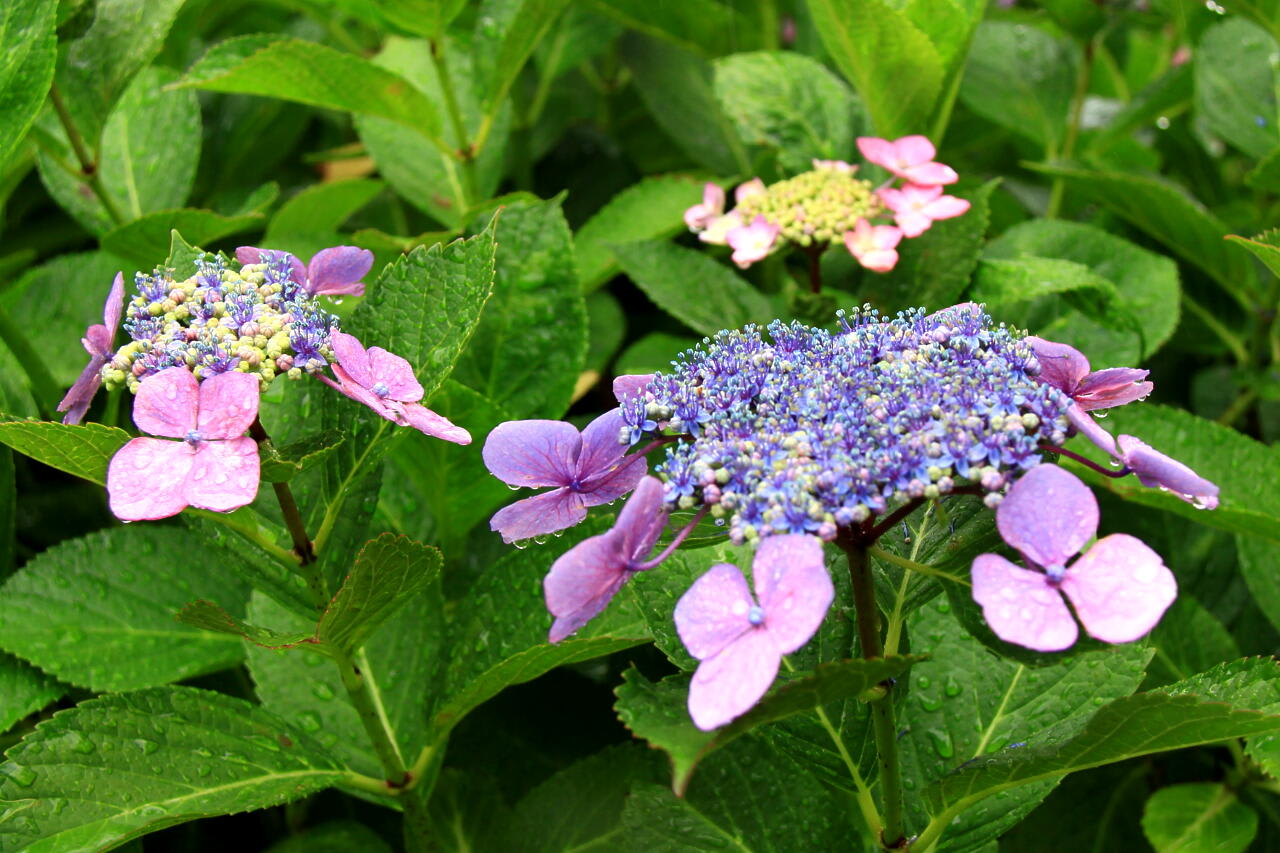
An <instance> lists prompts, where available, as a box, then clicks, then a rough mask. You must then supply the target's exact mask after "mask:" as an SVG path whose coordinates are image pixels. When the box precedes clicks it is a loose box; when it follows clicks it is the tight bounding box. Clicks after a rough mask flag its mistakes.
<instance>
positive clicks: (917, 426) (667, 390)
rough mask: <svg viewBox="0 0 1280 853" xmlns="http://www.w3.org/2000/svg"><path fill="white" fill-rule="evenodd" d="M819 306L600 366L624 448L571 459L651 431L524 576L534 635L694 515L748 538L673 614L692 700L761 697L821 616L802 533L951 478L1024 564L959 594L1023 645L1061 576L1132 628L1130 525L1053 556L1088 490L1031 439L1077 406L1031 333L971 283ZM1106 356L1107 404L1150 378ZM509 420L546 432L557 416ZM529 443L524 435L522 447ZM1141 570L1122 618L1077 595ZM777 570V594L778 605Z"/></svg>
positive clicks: (597, 597)
mask: <svg viewBox="0 0 1280 853" xmlns="http://www.w3.org/2000/svg"><path fill="white" fill-rule="evenodd" d="M838 320H839V323H838V327H837V328H836V329H835V330H834V331H829V330H825V329H821V328H814V327H810V326H806V325H804V324H801V323H783V322H774V323H772V324H771V325H770V326H769V327H768V330H767V333H766V331H765V330H762V329H759V328H757V327H755V326H748V327H746V328H744V329H740V330H732V331H724V332H721V333H719V334H718V335H716V336H714V337H713V338H708V339H704V341H703V342H702V344H701V345H699V346H698V347H695V348H694V349H692V350H689V351H687V352H685V353H683V354H682V355H681V356H680V358H679V359H678V360H677V361H675V362H673V366H672V369H671V370H670V371H664V372H662V373H658V374H654V375H652V376H642V377H622V378H620V379H619V380H618V381H617V382H615V391H616V393H617V394H618V396H619V402H620V407H619V413H620V420H621V422H622V429H621V432H620V434H619V436H618V442H619V444H621V445H624V446H626V447H631V448H633V449H632V450H631V451H630V452H629V453H627V454H625V455H616V454H602V455H601V458H602V459H605V458H607V459H608V460H609V461H608V462H607V463H606V464H602V466H601V468H600V470H596V471H588V472H585V475H586V476H594V477H600V476H604V475H606V474H608V473H609V472H611V471H616V470H620V469H621V468H623V467H624V466H625V467H626V469H627V470H628V472H630V471H632V470H633V469H632V468H631V467H630V466H633V465H644V466H645V467H646V468H647V465H646V463H645V462H643V461H641V458H642V457H645V456H647V454H648V453H649V452H651V451H653V450H655V449H657V448H662V451H663V458H662V460H661V461H660V462H659V463H658V464H657V465H656V466H655V467H654V474H656V477H654V476H647V477H645V478H644V479H642V480H641V481H640V482H641V486H642V488H638V489H637V490H636V492H635V494H633V495H632V496H631V498H629V499H628V501H627V504H626V506H625V507H624V509H623V511H622V513H621V515H619V517H618V521H617V523H616V525H615V527H614V529H613V530H611V531H609V532H607V533H605V534H602V535H600V536H594V537H591V538H589V539H587V540H584V541H583V542H581V543H579V544H578V545H576V546H575V547H574V548H572V549H570V550H569V551H568V552H566V553H565V554H564V555H563V556H561V557H560V558H559V559H558V560H557V561H556V562H555V564H554V565H553V566H552V568H551V571H550V573H549V574H548V575H547V578H546V580H545V583H544V587H545V589H546V591H547V603H548V606H549V608H550V609H551V610H552V613H553V614H555V615H556V617H557V618H556V625H555V627H554V628H553V632H552V639H553V640H559V639H561V638H563V637H564V636H566V635H567V633H569V631H570V630H576V628H578V627H581V625H583V624H585V623H586V621H587V620H588V619H589V618H591V617H592V616H594V615H595V614H597V613H599V612H600V611H602V610H603V609H604V607H605V606H606V605H607V603H608V599H609V597H610V596H612V595H613V594H614V593H616V592H617V590H619V589H620V588H621V587H622V586H623V585H624V584H625V583H626V581H627V580H628V579H629V578H630V577H632V576H634V575H635V574H636V573H637V572H640V571H649V570H653V569H654V568H656V567H658V566H659V565H660V564H661V562H662V561H663V560H664V559H665V558H666V556H667V555H669V554H670V553H671V552H672V551H673V550H674V549H675V548H677V547H679V545H680V544H681V542H682V541H683V540H684V538H685V537H686V536H687V535H688V534H689V532H690V531H691V530H692V529H693V527H694V525H696V524H698V523H699V522H700V521H701V520H702V519H703V518H704V517H706V516H708V515H709V516H711V517H712V518H713V519H714V520H715V522H716V523H717V524H719V525H721V526H722V527H724V529H725V532H726V536H727V538H728V540H729V541H730V542H732V543H735V544H740V545H752V546H757V554H756V560H755V562H756V572H755V576H756V581H755V584H756V588H755V596H754V597H753V596H752V595H751V593H750V592H749V591H748V590H747V588H746V585H745V581H743V580H742V578H741V574H740V573H739V572H738V570H737V569H734V568H732V567H726V566H723V565H721V566H716V567H714V568H713V569H712V570H711V572H709V573H708V576H706V577H704V579H702V580H699V581H698V582H696V583H695V584H694V587H693V588H692V589H691V590H690V591H689V593H687V594H686V598H685V599H682V602H681V605H680V606H678V607H677V608H676V612H675V616H674V618H675V622H676V628H677V630H678V632H679V634H680V636H681V637H682V638H685V641H686V646H687V647H688V648H689V651H690V653H691V654H692V655H693V656H694V657H695V658H697V659H699V660H700V661H702V664H701V665H700V667H699V670H698V674H696V675H695V677H694V688H693V690H692V691H691V694H690V712H691V715H692V716H693V719H694V721H695V723H696V724H697V725H699V726H700V727H702V728H714V727H716V726H719V725H723V724H724V723H726V722H728V721H729V720H731V719H733V718H735V717H737V716H739V715H741V714H742V713H745V712H746V711H747V710H749V709H750V708H751V706H752V705H754V704H755V702H756V701H758V700H759V699H760V697H761V696H762V695H763V694H764V692H765V691H767V689H768V687H769V685H770V683H771V682H772V681H773V678H774V675H775V674H776V672H777V667H778V660H779V656H780V655H782V654H786V653H788V652H790V651H794V650H795V649H797V648H799V647H800V646H802V645H803V644H804V643H805V642H807V641H808V639H809V638H810V637H811V636H812V634H813V633H814V632H815V631H816V630H817V627H818V625H819V624H820V623H821V621H822V616H823V615H824V614H825V611H826V608H827V605H828V604H829V602H830V597H829V595H827V593H826V591H825V590H827V589H828V588H829V586H830V583H831V581H830V578H829V577H827V576H826V575H825V572H826V569H825V567H823V565H822V561H821V560H820V559H815V558H814V557H813V554H815V553H817V554H819V555H820V554H821V549H822V543H824V542H830V543H834V544H835V545H837V546H839V547H840V548H842V549H845V550H847V551H848V550H851V549H862V550H864V551H865V549H866V548H868V547H869V546H870V545H871V544H873V543H874V542H875V541H876V540H877V539H878V538H879V537H880V536H881V535H882V534H883V533H884V532H885V531H886V530H887V529H889V528H890V527H892V526H893V525H894V524H896V523H897V520H898V519H901V518H904V517H905V516H906V514H907V513H909V512H911V511H912V510H914V509H915V508H916V507H918V506H921V505H923V504H924V503H926V502H928V501H930V500H937V499H940V498H944V497H945V496H947V495H950V494H966V495H976V496H980V497H982V498H983V500H984V502H985V503H986V505H987V506H988V507H990V508H991V509H993V510H996V511H997V513H1000V514H999V515H998V516H997V522H998V526H999V528H1000V530H1001V533H1002V534H1003V535H1004V538H1005V539H1006V541H1007V542H1009V544H1010V545H1012V546H1013V547H1015V548H1017V549H1018V550H1020V551H1021V552H1022V553H1023V555H1024V557H1026V562H1027V564H1028V568H1026V569H1022V568H1018V567H1017V566H1014V565H1013V564H1012V563H1009V562H1008V561H1007V560H1004V558H1002V557H996V555H986V556H984V557H983V558H980V563H981V565H975V581H974V589H975V595H976V596H978V597H979V603H981V604H983V605H984V607H985V606H988V604H989V602H995V604H994V605H992V606H996V607H998V608H1000V609H998V610H996V611H988V618H989V622H990V624H991V627H992V629H993V630H994V631H995V633H996V634H997V635H998V636H1000V637H1001V638H1003V639H1005V640H1007V641H1010V642H1014V643H1020V644H1022V645H1028V646H1031V647H1033V648H1047V647H1048V646H1049V645H1052V646H1053V647H1054V648H1064V647H1065V646H1066V645H1070V644H1071V642H1073V641H1074V639H1075V636H1076V635H1075V622H1074V621H1073V617H1072V616H1071V614H1070V612H1069V611H1068V610H1067V609H1066V605H1065V604H1063V603H1062V601H1063V599H1062V595H1061V593H1065V594H1066V595H1067V597H1068V598H1070V599H1071V601H1072V602H1073V603H1076V610H1077V615H1078V616H1079V617H1080V619H1081V620H1082V621H1083V623H1084V626H1085V629H1086V631H1088V632H1089V633H1091V634H1092V635H1094V636H1095V637H1098V638H1099V639H1103V640H1106V641H1112V642H1114V641H1123V640H1128V639H1133V638H1136V637H1137V636H1141V635H1142V634H1144V633H1146V631H1148V630H1150V628H1151V627H1152V626H1153V625H1154V624H1155V622H1156V621H1157V620H1158V619H1159V617H1160V615H1161V614H1162V613H1163V611H1164V609H1165V608H1166V607H1167V606H1168V603H1169V602H1170V601H1172V596H1173V592H1174V586H1173V581H1172V576H1171V575H1169V574H1168V570H1167V569H1165V568H1164V566H1163V564H1162V563H1160V561H1159V558H1158V556H1155V554H1154V552H1152V551H1150V549H1149V548H1147V547H1146V546H1145V545H1143V544H1142V543H1140V542H1138V541H1137V540H1136V539H1133V538H1132V537H1124V538H1123V539H1121V540H1116V539H1114V537H1109V538H1108V539H1107V540H1103V541H1102V542H1100V543H1098V544H1097V545H1095V546H1094V548H1092V549H1088V550H1086V552H1085V554H1084V556H1083V557H1080V558H1079V559H1077V560H1076V561H1075V562H1074V563H1071V562H1070V561H1071V559H1072V558H1073V557H1074V556H1075V554H1077V553H1078V552H1079V551H1081V550H1082V548H1083V546H1084V545H1085V544H1086V540H1087V539H1088V538H1089V537H1091V536H1092V534H1093V531H1094V530H1095V529H1096V526H1097V508H1096V503H1092V504H1090V501H1091V500H1092V496H1091V495H1088V489H1087V488H1086V487H1085V486H1084V485H1083V484H1082V483H1080V482H1079V480H1078V479H1077V478H1076V477H1075V476H1074V475H1073V474H1070V473H1069V472H1067V471H1066V470H1065V469H1061V468H1058V467H1056V466H1053V465H1051V464H1049V463H1048V462H1047V461H1046V459H1047V458H1054V457H1055V456H1056V454H1065V453H1066V451H1065V450H1064V449H1063V448H1062V445H1063V444H1064V443H1065V442H1066V440H1067V438H1068V437H1069V436H1070V435H1071V434H1073V433H1074V432H1075V431H1076V430H1077V429H1078V427H1077V426H1076V425H1075V424H1074V423H1073V421H1072V419H1071V418H1070V417H1069V414H1071V413H1078V412H1080V411H1081V409H1080V406H1079V404H1078V402H1077V401H1076V400H1075V399H1074V398H1073V397H1072V396H1071V391H1070V390H1064V389H1063V388H1060V387H1058V384H1055V382H1058V381H1059V380H1060V375H1059V374H1060V373H1061V372H1060V371H1058V372H1055V371H1053V370H1049V371H1046V370H1045V369H1044V366H1043V364H1042V362H1041V360H1040V358H1039V357H1038V355H1037V349H1036V346H1037V345H1038V344H1036V342H1035V341H1033V339H1030V338H1026V337H1023V336H1022V335H1021V334H1020V333H1018V332H1016V331H1014V330H1012V329H1009V328H1007V327H1005V326H1003V325H997V324H996V323H995V322H994V321H993V320H992V319H991V317H990V316H988V315H987V314H986V312H985V311H984V310H983V309H982V307H981V306H978V305H974V304H972V303H966V304H962V305H957V306H954V307H952V308H948V309H945V310H943V311H939V312H937V313H934V314H926V313H925V312H924V311H922V310H912V311H906V312H903V313H901V314H899V315H897V316H896V317H892V318H889V317H882V316H880V315H878V314H877V313H876V312H875V311H873V310H871V309H869V308H865V309H861V310H856V311H852V312H849V313H845V312H838ZM1124 375H1125V377H1126V380H1125V381H1126V382H1128V383H1129V384H1133V383H1135V382H1136V383H1138V386H1137V387H1136V388H1134V389H1129V388H1124V387H1117V388H1115V389H1113V392H1114V394H1115V395H1117V398H1116V400H1117V404H1118V402H1119V401H1120V398H1126V399H1136V398H1137V397H1139V396H1144V395H1145V394H1146V393H1147V392H1149V390H1150V387H1149V385H1148V384H1142V383H1143V381H1144V380H1145V376H1146V374H1145V372H1144V371H1136V372H1134V373H1132V374H1124ZM1111 376H1112V378H1114V376H1115V374H1112V375H1111ZM1049 380H1053V381H1049ZM1072 387H1073V388H1075V387H1076V386H1072ZM1085 417H1086V418H1089V416H1088V415H1087V414H1086V415H1085ZM1090 422H1091V418H1090ZM521 423H523V424H525V426H524V427H521V429H522V430H525V431H533V432H537V431H539V430H542V431H548V432H549V431H550V430H551V429H552V427H551V426H550V425H551V424H554V423H555V422H549V421H541V422H521ZM1086 426H1087V424H1086ZM506 427H507V428H508V429H511V428H512V425H510V424H509V425H506ZM558 428H559V427H558ZM1104 434H1105V433H1104ZM492 442H493V439H491V443H492ZM500 444H501V442H500V443H495V444H494V446H493V450H494V453H489V452H486V461H487V462H489V464H490V468H491V470H493V471H494V473H495V474H497V475H498V476H499V477H501V478H502V479H504V480H506V481H507V482H508V483H510V484H511V485H513V486H519V485H527V484H526V483H520V482H517V481H516V480H515V478H513V477H512V475H511V473H510V469H509V466H508V465H506V464H505V462H504V463H503V464H495V461H494V458H495V456H502V455H504V454H509V453H514V452H515V451H513V450H511V449H510V448H503V447H501V446H500ZM540 446H542V445H540V444H537V443H536V442H535V443H533V444H530V445H529V448H530V453H533V452H534V449H536V447H540ZM488 450H489V447H488V446H487V447H486V451H488ZM1153 452H1154V451H1153ZM1068 455H1070V454H1068ZM1163 458H1164V459H1168V457H1163ZM1169 462H1170V463H1173V464H1175V465H1178V464H1180V463H1176V462H1174V461H1173V460H1169ZM1182 467H1183V468H1185V466H1182ZM1186 470H1187V471H1189V470H1190V469H1186ZM1037 472H1040V473H1037ZM1104 473H1108V474H1110V475H1117V476H1123V475H1126V474H1127V473H1130V471H1129V469H1121V470H1120V471H1105V470H1104ZM1031 475H1034V476H1031ZM1193 476H1194V473H1193ZM1143 482H1147V480H1145V479H1144V480H1143ZM1206 482H1207V481H1206ZM540 484H542V485H550V484H551V483H550V482H547V483H540ZM1209 485H1210V486H1211V484H1209ZM659 491H660V495H659ZM1214 492H1215V494H1216V489H1215V490H1214ZM1082 495H1088V497H1087V498H1086V497H1083V496H1082ZM1009 501H1012V505H1011V506H1010V507H1009V508H1008V509H1002V508H1003V507H1004V505H1005V503H1006V502H1009ZM1028 507H1034V509H1027V508H1028ZM1090 507H1092V509H1090ZM677 509H680V510H686V511H689V510H692V511H694V513H695V514H694V517H693V519H692V520H691V521H690V522H689V523H688V524H686V525H685V526H684V527H683V528H682V529H680V530H679V531H678V532H676V533H675V534H674V536H672V538H671V540H670V542H669V543H668V544H667V545H666V546H665V547H664V548H663V550H662V551H661V552H660V553H659V554H657V555H656V556H651V555H650V554H649V551H650V550H651V549H652V548H653V547H654V544H655V543H656V542H657V541H658V538H659V536H658V535H657V533H656V532H655V530H658V529H661V527H663V526H665V525H666V522H667V520H668V518H669V514H670V513H671V512H672V511H674V510H677ZM1130 540H1131V541H1130ZM770 542H775V543H778V544H772V545H771V544H770ZM782 543H785V547H784V545H783V544H782ZM803 543H808V544H803ZM1028 543H1040V545H1039V547H1033V546H1032V545H1030V544H1028ZM815 549H816V550H815ZM993 560H999V561H1000V562H999V563H994V562H992V561H993ZM1068 563H1070V565H1068ZM993 566H994V567H995V569H996V570H994V571H993V570H992V567H993ZM735 573H737V574H736V575H735ZM819 574H821V575H822V576H821V578H819V576H818V575H819ZM980 574H981V575H982V576H983V579H982V580H979V575H980ZM708 578H709V579H708ZM769 578H773V580H769ZM1143 584H1146V585H1148V586H1150V585H1152V584H1154V585H1155V586H1153V587H1151V588H1152V589H1158V591H1159V593H1160V594H1159V595H1158V596H1155V597H1153V598H1152V601H1151V602H1149V604H1150V606H1147V607H1144V608H1141V609H1130V610H1131V612H1130V613H1129V614H1128V617H1127V621H1126V617H1125V616H1124V615H1123V614H1122V615H1120V616H1116V614H1114V613H1112V612H1111V611H1110V610H1108V609H1107V607H1106V605H1105V604H1098V603H1097V599H1098V597H1099V595H1104V596H1107V595H1114V596H1116V600H1128V599H1129V598H1132V597H1135V596H1137V597H1141V596H1142V595H1143V593H1142V591H1141V589H1140V587H1141V586H1142V585H1143ZM779 590H786V591H787V592H786V593H785V595H786V596H790V598H789V599H788V600H790V601H792V602H793V603H792V605H790V606H786V605H779V604H778V603H777V602H778V601H779V600H780V599H779V595H780V594H781V593H780V592H779ZM1024 598H1025V602H1023V599H1024ZM1011 602H1012V603H1011ZM1020 602H1023V603H1025V607H1019V606H1018V604H1019V603H1020ZM1079 602H1084V604H1083V605H1082V604H1080V603H1079ZM797 608H798V609H797ZM814 610H817V611H819V612H818V613H817V615H816V616H815V615H814V613H813V612H812V611H814ZM1112 610H1114V608H1112ZM1024 611H1025V613H1026V614H1028V615H1025V616H1024ZM771 614H772V615H771ZM1113 617H1115V618H1113ZM1064 618H1065V621H1064ZM1108 620H1110V621H1108ZM1066 622H1070V623H1071V625H1070V630H1068V629H1067V625H1066ZM762 626H763V627H762ZM1046 637H1052V639H1051V640H1047V639H1045V638H1046ZM744 685H750V686H749V689H748V687H747V686H744Z"/></svg>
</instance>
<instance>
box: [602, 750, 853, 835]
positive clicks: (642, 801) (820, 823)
mask: <svg viewBox="0 0 1280 853" xmlns="http://www.w3.org/2000/svg"><path fill="white" fill-rule="evenodd" d="M852 810H853V809H852V806H851V805H850V803H849V800H848V798H847V797H845V796H843V795H839V794H836V793H835V792H833V791H831V790H829V789H827V788H824V787H823V786H822V784H821V783H819V782H818V780H816V779H815V778H814V777H813V776H812V775H811V773H810V772H809V769H808V768H807V767H806V766H805V765H804V764H802V763H800V762H798V761H795V760H793V759H791V758H789V757H788V756H787V755H785V754H783V753H781V752H779V751H777V750H775V749H773V748H771V747H769V746H768V745H766V744H764V743H761V742H760V741H758V740H756V739H754V738H746V739H743V740H739V741H738V742H737V743H735V744H733V745H732V746H731V747H729V748H728V749H725V750H722V751H720V752H717V753H716V754H715V755H712V756H711V757H710V758H708V759H707V761H706V763H705V764H703V766H702V768H701V769H700V770H699V772H698V776H697V778H695V779H694V780H693V784H692V785H690V786H689V791H688V794H687V795H686V796H685V797H682V798H681V797H677V796H676V795H675V794H673V793H672V792H671V790H670V789H669V788H663V787H660V786H657V785H647V784H644V783H639V784H637V785H636V786H635V787H634V788H633V789H632V791H631V796H630V797H628V798H627V804H626V806H625V808H624V809H623V811H622V823H623V826H624V827H625V832H626V838H627V841H628V842H629V843H630V844H631V845H632V849H634V850H645V851H654V853H692V852H693V851H698V852H699V853H701V851H713V850H718V851H723V850H726V849H733V850H740V851H743V853H746V851H756V850H759V851H776V853H804V851H813V850H845V849H849V848H850V844H851V841H853V840H854V839H857V838H858V834H857V831H856V830H855V829H854V827H853V826H851V825H850V820H849V815H850V812H851V811H852ZM854 849H860V848H854Z"/></svg>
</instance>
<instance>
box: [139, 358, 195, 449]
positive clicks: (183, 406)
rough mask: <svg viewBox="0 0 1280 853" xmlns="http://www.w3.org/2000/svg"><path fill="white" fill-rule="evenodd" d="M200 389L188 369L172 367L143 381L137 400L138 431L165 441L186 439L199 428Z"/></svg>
mask: <svg viewBox="0 0 1280 853" xmlns="http://www.w3.org/2000/svg"><path fill="white" fill-rule="evenodd" d="M199 400H200V386H199V383H198V382H197V381H196V378H195V376H193V375H192V374H191V371H190V370H187V369H186V368H185V367H168V368H165V369H164V370H161V371H160V372H159V373H153V374H151V375H150V376H148V377H147V378H145V379H143V380H142V383H141V384H140V385H139V386H138V393H137V395H136V396H135V397H134V398H133V422H134V423H135V424H137V425H138V429H140V430H142V431H143V432H148V433H151V434H152V435H161V436H164V437H165V438H183V437H185V436H186V434H187V432H188V431H190V430H193V429H195V428H196V411H197V408H198V406H199Z"/></svg>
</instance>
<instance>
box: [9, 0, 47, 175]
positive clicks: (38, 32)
mask: <svg viewBox="0 0 1280 853" xmlns="http://www.w3.org/2000/svg"><path fill="white" fill-rule="evenodd" d="M57 10H58V4H57V2H56V0H13V2H10V3H6V4H4V8H0V168H3V167H4V166H6V165H7V162H8V160H9V157H10V155H11V154H13V151H14V149H15V148H16V147H17V146H18V143H19V142H21V141H22V137H23V136H24V135H26V132H27V129H28V128H30V127H31V123H32V122H34V121H35V119H36V116H37V115H38V114H39V113H40V107H41V106H43V105H44V98H45V95H46V94H47V93H48V91H49V84H50V83H51V82H53V68H54V63H55V62H56V60H57V58H58V51H57V48H58V41H57V37H56V35H55V34H54V13H55V12H57Z"/></svg>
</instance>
